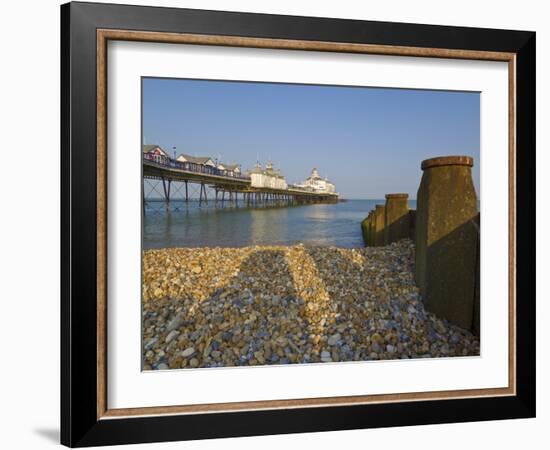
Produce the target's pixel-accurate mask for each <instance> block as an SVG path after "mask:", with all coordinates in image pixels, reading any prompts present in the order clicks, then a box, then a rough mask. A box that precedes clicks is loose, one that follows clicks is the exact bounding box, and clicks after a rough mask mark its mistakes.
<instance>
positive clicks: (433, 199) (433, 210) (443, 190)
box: [415, 156, 479, 330]
mask: <svg viewBox="0 0 550 450" xmlns="http://www.w3.org/2000/svg"><path fill="white" fill-rule="evenodd" d="M473 164H474V162H473V159H472V158H470V157H468V156H447V157H438V158H432V159H428V160H425V161H423V162H422V170H423V175H422V180H421V182H420V187H419V188H418V194H417V211H416V239H415V243H416V264H415V267H416V270H415V279H416V282H417V284H418V286H419V288H420V292H421V294H422V299H423V301H424V305H425V308H426V309H427V310H428V311H431V312H432V313H434V314H435V315H437V316H438V317H442V318H445V319H447V320H449V321H450V322H452V323H454V324H456V325H458V326H460V327H462V328H466V329H468V330H471V329H473V324H474V309H475V304H474V303H475V300H474V299H475V296H476V293H475V290H476V280H477V279H478V278H479V272H478V270H477V265H476V258H477V242H478V238H479V236H478V235H479V229H478V227H477V225H476V218H477V216H478V213H479V211H478V207H477V195H476V192H475V188H474V184H473V181H472V173H471V172H472V166H473Z"/></svg>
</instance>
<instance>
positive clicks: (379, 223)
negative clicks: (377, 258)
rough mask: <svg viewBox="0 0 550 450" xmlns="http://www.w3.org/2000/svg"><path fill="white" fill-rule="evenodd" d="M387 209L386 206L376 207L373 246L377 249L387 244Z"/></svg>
mask: <svg viewBox="0 0 550 450" xmlns="http://www.w3.org/2000/svg"><path fill="white" fill-rule="evenodd" d="M385 209H386V207H385V206H384V205H376V206H375V209H374V217H373V222H374V230H373V241H374V242H373V245H375V246H377V247H378V246H381V245H384V244H385V233H384V223H385Z"/></svg>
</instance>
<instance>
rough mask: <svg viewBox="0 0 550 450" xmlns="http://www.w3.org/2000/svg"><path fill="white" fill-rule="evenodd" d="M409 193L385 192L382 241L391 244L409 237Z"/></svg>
mask: <svg viewBox="0 0 550 450" xmlns="http://www.w3.org/2000/svg"><path fill="white" fill-rule="evenodd" d="M408 199H409V194H386V207H385V208H384V214H385V218H384V242H385V243H386V244H391V243H392V242H397V241H399V240H400V239H405V238H408V237H409V231H410V226H409V206H408Z"/></svg>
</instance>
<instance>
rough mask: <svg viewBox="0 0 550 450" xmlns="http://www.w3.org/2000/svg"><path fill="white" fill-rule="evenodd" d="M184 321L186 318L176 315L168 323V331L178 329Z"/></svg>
mask: <svg viewBox="0 0 550 450" xmlns="http://www.w3.org/2000/svg"><path fill="white" fill-rule="evenodd" d="M184 322H185V319H184V318H183V316H176V317H174V318H173V319H172V320H171V321H170V322H169V323H168V326H167V327H166V331H168V332H170V331H172V330H177V329H178V328H180V327H181V326H182V325H183V323H184Z"/></svg>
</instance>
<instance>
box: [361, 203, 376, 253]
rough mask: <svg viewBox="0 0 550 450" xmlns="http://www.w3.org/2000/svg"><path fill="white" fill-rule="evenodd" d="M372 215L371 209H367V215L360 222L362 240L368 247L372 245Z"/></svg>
mask: <svg viewBox="0 0 550 450" xmlns="http://www.w3.org/2000/svg"><path fill="white" fill-rule="evenodd" d="M372 216H373V211H369V215H368V216H367V217H365V219H364V220H363V221H362V222H361V231H362V233H363V242H364V243H365V246H366V247H370V246H372V245H373V242H372V230H373V223H372Z"/></svg>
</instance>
